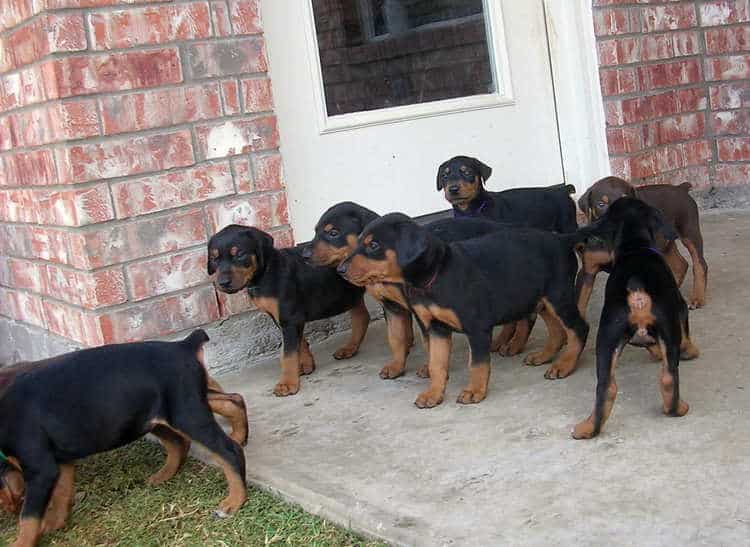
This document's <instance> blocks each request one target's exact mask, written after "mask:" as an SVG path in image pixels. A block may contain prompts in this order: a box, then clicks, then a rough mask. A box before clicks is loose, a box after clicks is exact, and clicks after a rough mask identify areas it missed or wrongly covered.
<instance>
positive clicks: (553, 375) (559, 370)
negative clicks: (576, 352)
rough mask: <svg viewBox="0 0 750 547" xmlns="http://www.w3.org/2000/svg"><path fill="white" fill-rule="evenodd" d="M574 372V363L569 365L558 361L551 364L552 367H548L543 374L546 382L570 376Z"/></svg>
mask: <svg viewBox="0 0 750 547" xmlns="http://www.w3.org/2000/svg"><path fill="white" fill-rule="evenodd" d="M574 370H575V363H573V364H572V365H570V364H568V363H561V362H560V361H557V362H556V363H552V365H550V367H549V368H548V369H547V370H546V372H545V373H544V377H545V378H547V380H559V379H560V378H565V377H566V376H570V375H571V374H572V373H573V371H574Z"/></svg>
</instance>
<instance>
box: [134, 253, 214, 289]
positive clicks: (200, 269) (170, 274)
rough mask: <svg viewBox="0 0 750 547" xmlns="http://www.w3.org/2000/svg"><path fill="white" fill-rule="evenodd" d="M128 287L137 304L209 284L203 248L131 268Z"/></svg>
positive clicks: (138, 263) (136, 264)
mask: <svg viewBox="0 0 750 547" xmlns="http://www.w3.org/2000/svg"><path fill="white" fill-rule="evenodd" d="M127 272H128V286H129V287H130V294H132V295H133V299H134V300H143V299H144V298H150V297H152V296H160V295H162V294H166V293H170V292H175V291H180V290H183V289H187V288H188V287H195V286H196V285H200V284H202V283H206V281H208V274H207V273H206V250H205V249H203V248H200V249H196V250H193V251H187V252H184V253H178V254H174V255H170V256H161V257H158V258H153V259H151V260H144V261H142V262H136V263H133V264H129V265H128V266H127Z"/></svg>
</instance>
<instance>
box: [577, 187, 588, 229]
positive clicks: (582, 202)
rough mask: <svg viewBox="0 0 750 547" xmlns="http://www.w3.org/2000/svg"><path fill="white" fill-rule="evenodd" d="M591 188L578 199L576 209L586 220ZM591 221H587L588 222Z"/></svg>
mask: <svg viewBox="0 0 750 547" xmlns="http://www.w3.org/2000/svg"><path fill="white" fill-rule="evenodd" d="M590 199H591V188H589V189H588V190H586V191H585V192H584V193H583V195H582V196H581V197H580V198H578V208H579V209H580V210H581V212H582V213H583V214H584V215H586V218H588V217H589V210H590V209H591V203H590V201H589V200H590ZM590 220H591V219H589V221H590Z"/></svg>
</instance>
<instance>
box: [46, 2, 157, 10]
mask: <svg viewBox="0 0 750 547" xmlns="http://www.w3.org/2000/svg"><path fill="white" fill-rule="evenodd" d="M45 1H46V4H47V9H65V8H99V7H104V6H117V5H121V4H123V3H125V2H127V3H128V4H147V3H149V2H154V1H156V0H45ZM167 1H170V0H167Z"/></svg>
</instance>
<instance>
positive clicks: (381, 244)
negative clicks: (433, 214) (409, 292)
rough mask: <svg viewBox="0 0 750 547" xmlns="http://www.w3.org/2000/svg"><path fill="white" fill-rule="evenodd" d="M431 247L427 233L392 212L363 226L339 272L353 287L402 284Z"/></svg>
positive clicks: (399, 214)
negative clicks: (384, 283)
mask: <svg viewBox="0 0 750 547" xmlns="http://www.w3.org/2000/svg"><path fill="white" fill-rule="evenodd" d="M434 245H436V241H435V240H434V238H433V237H432V236H431V235H430V233H429V232H428V231H427V230H425V229H424V228H422V227H421V226H419V225H418V224H417V223H415V222H414V221H413V220H412V219H410V218H409V217H408V216H406V215H403V214H401V213H391V214H388V215H385V216H383V217H381V218H379V219H377V220H375V221H373V222H371V223H369V224H368V225H367V226H365V229H364V230H363V231H362V234H361V235H360V236H359V240H358V242H357V247H356V248H355V249H354V250H353V251H352V252H351V253H350V255H349V256H348V257H347V259H346V260H344V261H343V262H342V263H341V264H340V265H339V267H338V272H339V273H340V274H341V275H343V276H344V277H345V278H346V279H347V280H348V281H350V282H351V283H353V284H355V285H369V284H372V283H382V282H387V283H403V282H404V281H405V280H408V279H409V277H410V276H411V275H413V274H414V273H415V272H414V270H415V268H416V267H417V265H418V263H419V262H420V261H421V260H423V259H424V258H425V256H426V255H429V254H430V253H431V250H432V247H433V246H434Z"/></svg>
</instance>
